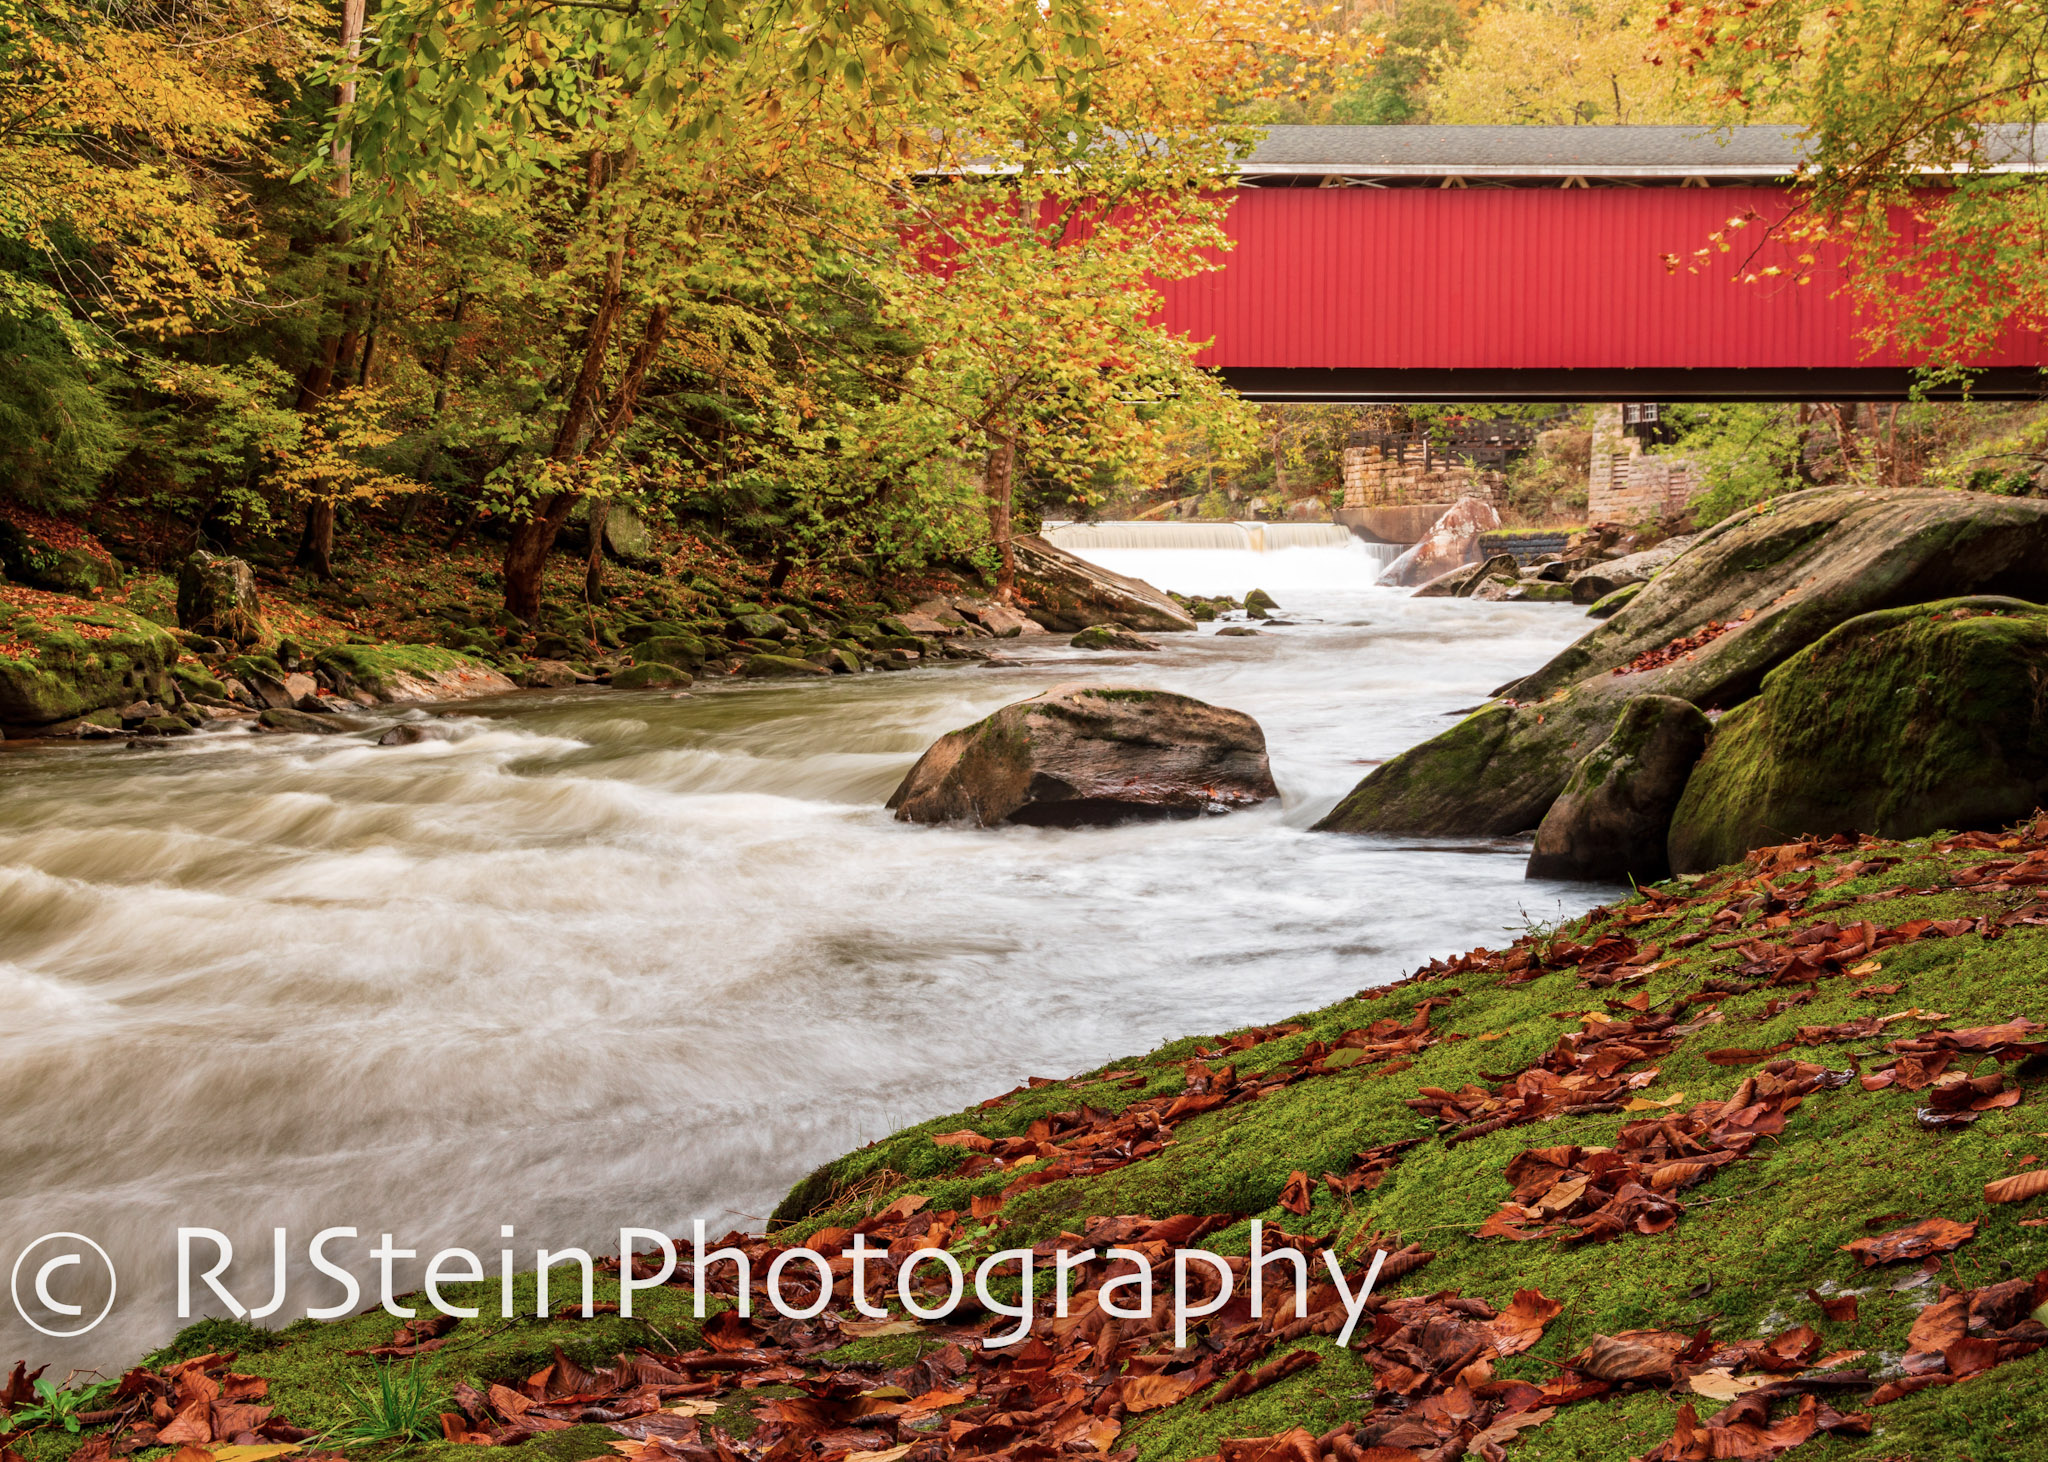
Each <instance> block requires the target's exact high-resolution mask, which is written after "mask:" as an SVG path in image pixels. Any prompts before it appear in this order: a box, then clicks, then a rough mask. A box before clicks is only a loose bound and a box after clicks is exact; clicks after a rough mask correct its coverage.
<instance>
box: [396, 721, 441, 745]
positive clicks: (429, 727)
mask: <svg viewBox="0 0 2048 1462" xmlns="http://www.w3.org/2000/svg"><path fill="white" fill-rule="evenodd" d="M453 739H454V736H453V734H452V733H451V732H450V731H449V729H448V728H447V727H446V726H436V725H435V724H434V723H433V722H432V721H405V722H402V723H401V724H399V725H396V726H393V727H392V728H391V729H390V730H389V731H386V732H385V733H384V734H383V735H382V736H379V737H378V738H377V744H378V745H379V746H417V745H419V744H420V743H421V742H423V741H452V740H453Z"/></svg>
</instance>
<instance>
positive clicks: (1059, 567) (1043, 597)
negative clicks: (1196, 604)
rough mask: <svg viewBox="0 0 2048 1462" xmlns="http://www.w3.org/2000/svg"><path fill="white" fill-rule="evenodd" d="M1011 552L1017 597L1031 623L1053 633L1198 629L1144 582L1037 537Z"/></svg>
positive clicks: (1023, 541)
mask: <svg viewBox="0 0 2048 1462" xmlns="http://www.w3.org/2000/svg"><path fill="white" fill-rule="evenodd" d="M1011 547H1012V549H1013V550H1014V552H1015V556H1016V560H1017V593H1018V597H1019V598H1021V599H1022V600H1023V601H1024V607H1025V609H1026V610H1028V611H1029V613H1030V616H1031V618H1032V619H1034V620H1036V621H1037V622H1038V623H1040V624H1042V625H1044V626H1045V627H1046V628H1047V629H1049V630H1056V631H1058V632H1060V633H1062V634H1073V633H1075V632H1076V631H1078V630H1084V629H1088V628H1089V627H1091V626H1093V625H1098V624H1115V625H1121V626H1122V627H1123V628H1125V629H1131V630H1151V631H1154V632H1167V633H1172V632H1174V631H1180V630H1188V631H1192V630H1193V629H1194V627H1195V621H1194V620H1193V619H1192V618H1191V617H1190V616H1189V615H1188V612H1187V611H1186V610H1184V609H1182V608H1181V607H1180V606H1179V605H1178V604H1176V603H1174V602H1173V601H1172V600H1171V599H1169V598H1167V597H1166V595H1165V594H1164V593H1162V592H1161V591H1160V590H1158V589H1155V588H1153V587H1152V586H1151V585H1150V584H1148V583H1146V582H1145V581H1144V580H1143V579H1133V578H1129V577H1127V576H1126V575H1123V574H1113V573H1111V572H1110V571H1109V570H1108V569H1104V568H1097V567H1096V566H1095V565H1094V564H1092V563H1089V562H1088V561H1087V560H1085V559H1082V558H1077V557H1076V556H1075V555H1073V554H1071V553H1068V552H1067V551H1066V550H1065V549H1061V548H1055V547H1053V546H1052V545H1051V544H1050V543H1047V542H1046V541H1045V540H1044V539H1043V538H1039V537H1036V536H1026V537H1022V538H1018V539H1016V540H1014V541H1013V543H1012V544H1011Z"/></svg>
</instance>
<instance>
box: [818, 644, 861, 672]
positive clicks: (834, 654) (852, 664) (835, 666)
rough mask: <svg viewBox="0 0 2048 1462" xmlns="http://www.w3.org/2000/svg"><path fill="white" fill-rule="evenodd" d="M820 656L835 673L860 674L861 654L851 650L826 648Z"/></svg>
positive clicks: (826, 666)
mask: <svg viewBox="0 0 2048 1462" xmlns="http://www.w3.org/2000/svg"><path fill="white" fill-rule="evenodd" d="M818 658H819V660H820V661H822V662H823V664H824V666H825V668H826V669H827V670H829V671H831V672H832V673H833V674H834V675H858V674H860V672H861V668H862V667H861V663H860V656H858V655H856V654H854V652H853V651H851V650H846V649H831V650H826V651H825V652H824V653H823V654H822V655H820V656H819V657H818Z"/></svg>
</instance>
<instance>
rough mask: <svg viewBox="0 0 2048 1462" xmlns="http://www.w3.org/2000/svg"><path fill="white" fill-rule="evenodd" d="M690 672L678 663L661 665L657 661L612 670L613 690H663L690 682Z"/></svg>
mask: <svg viewBox="0 0 2048 1462" xmlns="http://www.w3.org/2000/svg"><path fill="white" fill-rule="evenodd" d="M690 679H691V677H690V672H689V671H687V670H685V669H683V668H682V667H681V666H679V665H663V664H661V663H660V662H658V661H649V662H647V663H645V664H641V665H634V666H630V667H628V668H627V669H624V670H614V671H613V672H612V689H613V690H663V689H667V688H669V687H672V686H684V685H688V684H689V683H690Z"/></svg>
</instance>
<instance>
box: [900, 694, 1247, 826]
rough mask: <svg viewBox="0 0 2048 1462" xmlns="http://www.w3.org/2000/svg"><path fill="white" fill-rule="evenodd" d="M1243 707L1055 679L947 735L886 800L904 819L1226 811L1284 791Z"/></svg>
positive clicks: (1031, 821)
mask: <svg viewBox="0 0 2048 1462" xmlns="http://www.w3.org/2000/svg"><path fill="white" fill-rule="evenodd" d="M1279 795H1280V793H1279V789H1278V788H1277V787H1275V786H1274V785H1273V772H1272V768H1271V767H1270V766H1268V765H1267V762H1266V736H1265V733H1264V732H1263V731H1261V730H1260V729H1259V723H1258V722H1256V721H1254V720H1253V719H1252V718H1251V717H1250V716H1247V715H1245V714H1244V712H1242V711H1230V710H1225V709H1223V708H1222V707H1220V706H1212V705H1208V704H1207V703H1205V702H1203V701H1198V700H1194V699H1192V698H1191V697H1189V696H1184V695H1174V694H1171V693H1169V692H1167V691H1162V690H1143V689H1138V688H1135V687H1126V686H1097V685H1060V686H1054V687H1053V688H1052V689H1051V690H1048V691H1046V692H1044V693H1043V694H1041V695H1035V696H1033V697H1031V698H1030V699H1029V700H1024V701H1018V702H1016V703H1015V704H1013V705H1007V706H1004V707H1003V708H1002V709H1001V710H1000V711H997V712H996V713H995V714H994V715H992V716H989V717H987V718H985V719H983V720H981V721H977V722H976V723H975V724H974V725H972V726H969V727H966V728H965V729H963V730H960V731H954V732H952V733H950V734H948V735H946V736H942V737H940V738H939V740H938V741H936V742H934V743H933V744H932V747H931V749H930V750H928V751H926V752H925V754H924V755H923V756H922V757H920V758H919V759H918V762H917V765H916V766H914V767H912V768H911V769H910V775H908V776H907V777H905V778H904V779H903V784H902V785H901V786H900V787H898V788H897V789H896V792H895V795H894V796H892V797H890V799H889V806H890V807H892V808H894V809H895V812H896V817H897V820H898V821H900V822H925V823H935V822H970V823H975V824H977V825H979V826H981V827H992V826H994V825H996V824H998V823H1024V824H1027V825H1031V826H1038V827H1077V826H1087V825H1093V824H1103V823H1112V822H1123V821H1129V820H1135V819H1143V818H1161V817H1194V816H1198V815H1200V814H1202V813H1214V812H1228V811H1231V810H1232V809H1234V808H1239V807H1249V806H1252V805H1253V804H1255V803H1259V802H1264V801H1266V800H1268V799H1270V798H1273V797H1277V796H1279Z"/></svg>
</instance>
